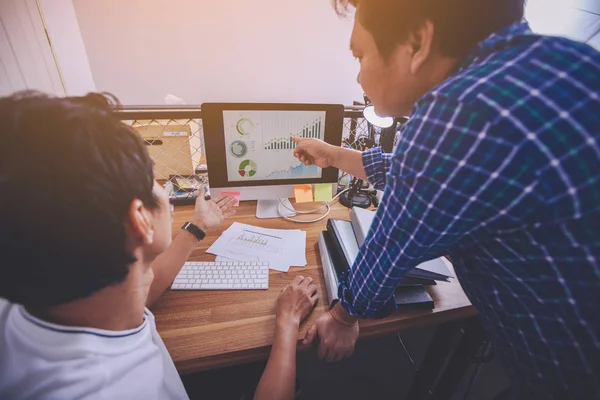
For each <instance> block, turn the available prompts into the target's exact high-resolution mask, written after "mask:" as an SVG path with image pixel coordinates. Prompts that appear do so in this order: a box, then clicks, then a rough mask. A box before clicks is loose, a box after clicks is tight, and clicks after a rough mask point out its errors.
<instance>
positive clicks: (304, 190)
mask: <svg viewBox="0 0 600 400" xmlns="http://www.w3.org/2000/svg"><path fill="white" fill-rule="evenodd" d="M294 194H295V196H296V203H310V202H312V201H313V193H312V186H311V185H296V186H294Z"/></svg>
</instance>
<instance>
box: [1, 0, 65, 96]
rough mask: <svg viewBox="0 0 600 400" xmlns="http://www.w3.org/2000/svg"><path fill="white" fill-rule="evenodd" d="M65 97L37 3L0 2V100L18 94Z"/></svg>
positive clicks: (6, 0)
mask: <svg viewBox="0 0 600 400" xmlns="http://www.w3.org/2000/svg"><path fill="white" fill-rule="evenodd" d="M24 89H31V90H38V91H42V92H45V93H48V94H53V95H57V96H64V95H65V86H64V83H63V81H62V79H61V75H60V71H59V68H58V66H57V63H56V61H55V57H54V55H53V53H52V48H51V45H50V42H49V40H48V35H47V32H46V29H45V26H44V21H43V18H42V16H41V13H40V9H39V6H38V2H37V1H36V0H0V96H6V95H9V94H11V93H14V92H16V91H19V90H24Z"/></svg>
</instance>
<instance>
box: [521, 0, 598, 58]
mask: <svg viewBox="0 0 600 400" xmlns="http://www.w3.org/2000/svg"><path fill="white" fill-rule="evenodd" d="M526 18H527V19H528V21H529V24H530V25H531V29H532V30H533V31H534V32H538V33H542V34H546V35H557V36H565V37H568V38H570V39H573V40H578V41H580V42H587V43H589V44H590V45H591V46H594V47H595V48H596V49H598V50H600V0H528V3H527V9H526Z"/></svg>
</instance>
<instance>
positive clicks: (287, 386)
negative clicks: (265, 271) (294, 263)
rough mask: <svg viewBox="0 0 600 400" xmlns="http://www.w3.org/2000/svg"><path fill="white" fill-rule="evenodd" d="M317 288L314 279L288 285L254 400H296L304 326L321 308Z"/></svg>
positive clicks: (280, 301)
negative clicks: (298, 347) (298, 352)
mask: <svg viewBox="0 0 600 400" xmlns="http://www.w3.org/2000/svg"><path fill="white" fill-rule="evenodd" d="M317 300H318V296H317V287H316V286H315V285H313V283H312V278H304V277H302V276H297V277H296V278H294V281H293V282H292V283H290V284H289V285H287V286H286V287H285V288H284V289H283V290H282V291H281V293H279V297H277V305H276V307H275V316H276V318H275V337H274V338H273V347H272V348H271V354H270V355H269V361H268V362H267V366H266V367H265V372H264V373H263V376H262V378H261V379H260V382H259V383H258V386H257V388H256V393H255V394H254V400H273V399H277V400H280V399H281V400H283V399H286V400H287V399H289V400H292V399H294V392H295V384H296V345H297V343H298V328H299V326H300V322H302V320H303V319H304V318H306V317H307V316H308V314H310V312H311V311H312V309H313V308H314V306H315V304H317Z"/></svg>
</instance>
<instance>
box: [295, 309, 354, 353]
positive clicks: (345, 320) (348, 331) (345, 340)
mask: <svg viewBox="0 0 600 400" xmlns="http://www.w3.org/2000/svg"><path fill="white" fill-rule="evenodd" d="M358 332H359V328H358V321H357V320H356V319H355V318H353V317H351V316H350V315H349V314H348V313H347V312H346V311H345V310H344V309H343V308H342V306H341V304H340V303H338V304H336V305H335V307H333V309H331V310H330V311H329V312H328V313H325V314H323V315H321V316H320V317H319V319H318V320H317V322H315V324H314V325H313V326H311V327H310V329H309V330H308V333H307V334H306V338H305V339H304V342H303V343H304V344H310V343H312V342H313V341H314V340H315V337H318V345H317V355H318V356H319V358H320V359H321V360H323V359H324V360H325V361H327V362H332V361H341V360H342V359H343V358H346V357H350V356H351V355H352V354H353V353H354V345H355V344H356V340H357V339H358Z"/></svg>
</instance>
